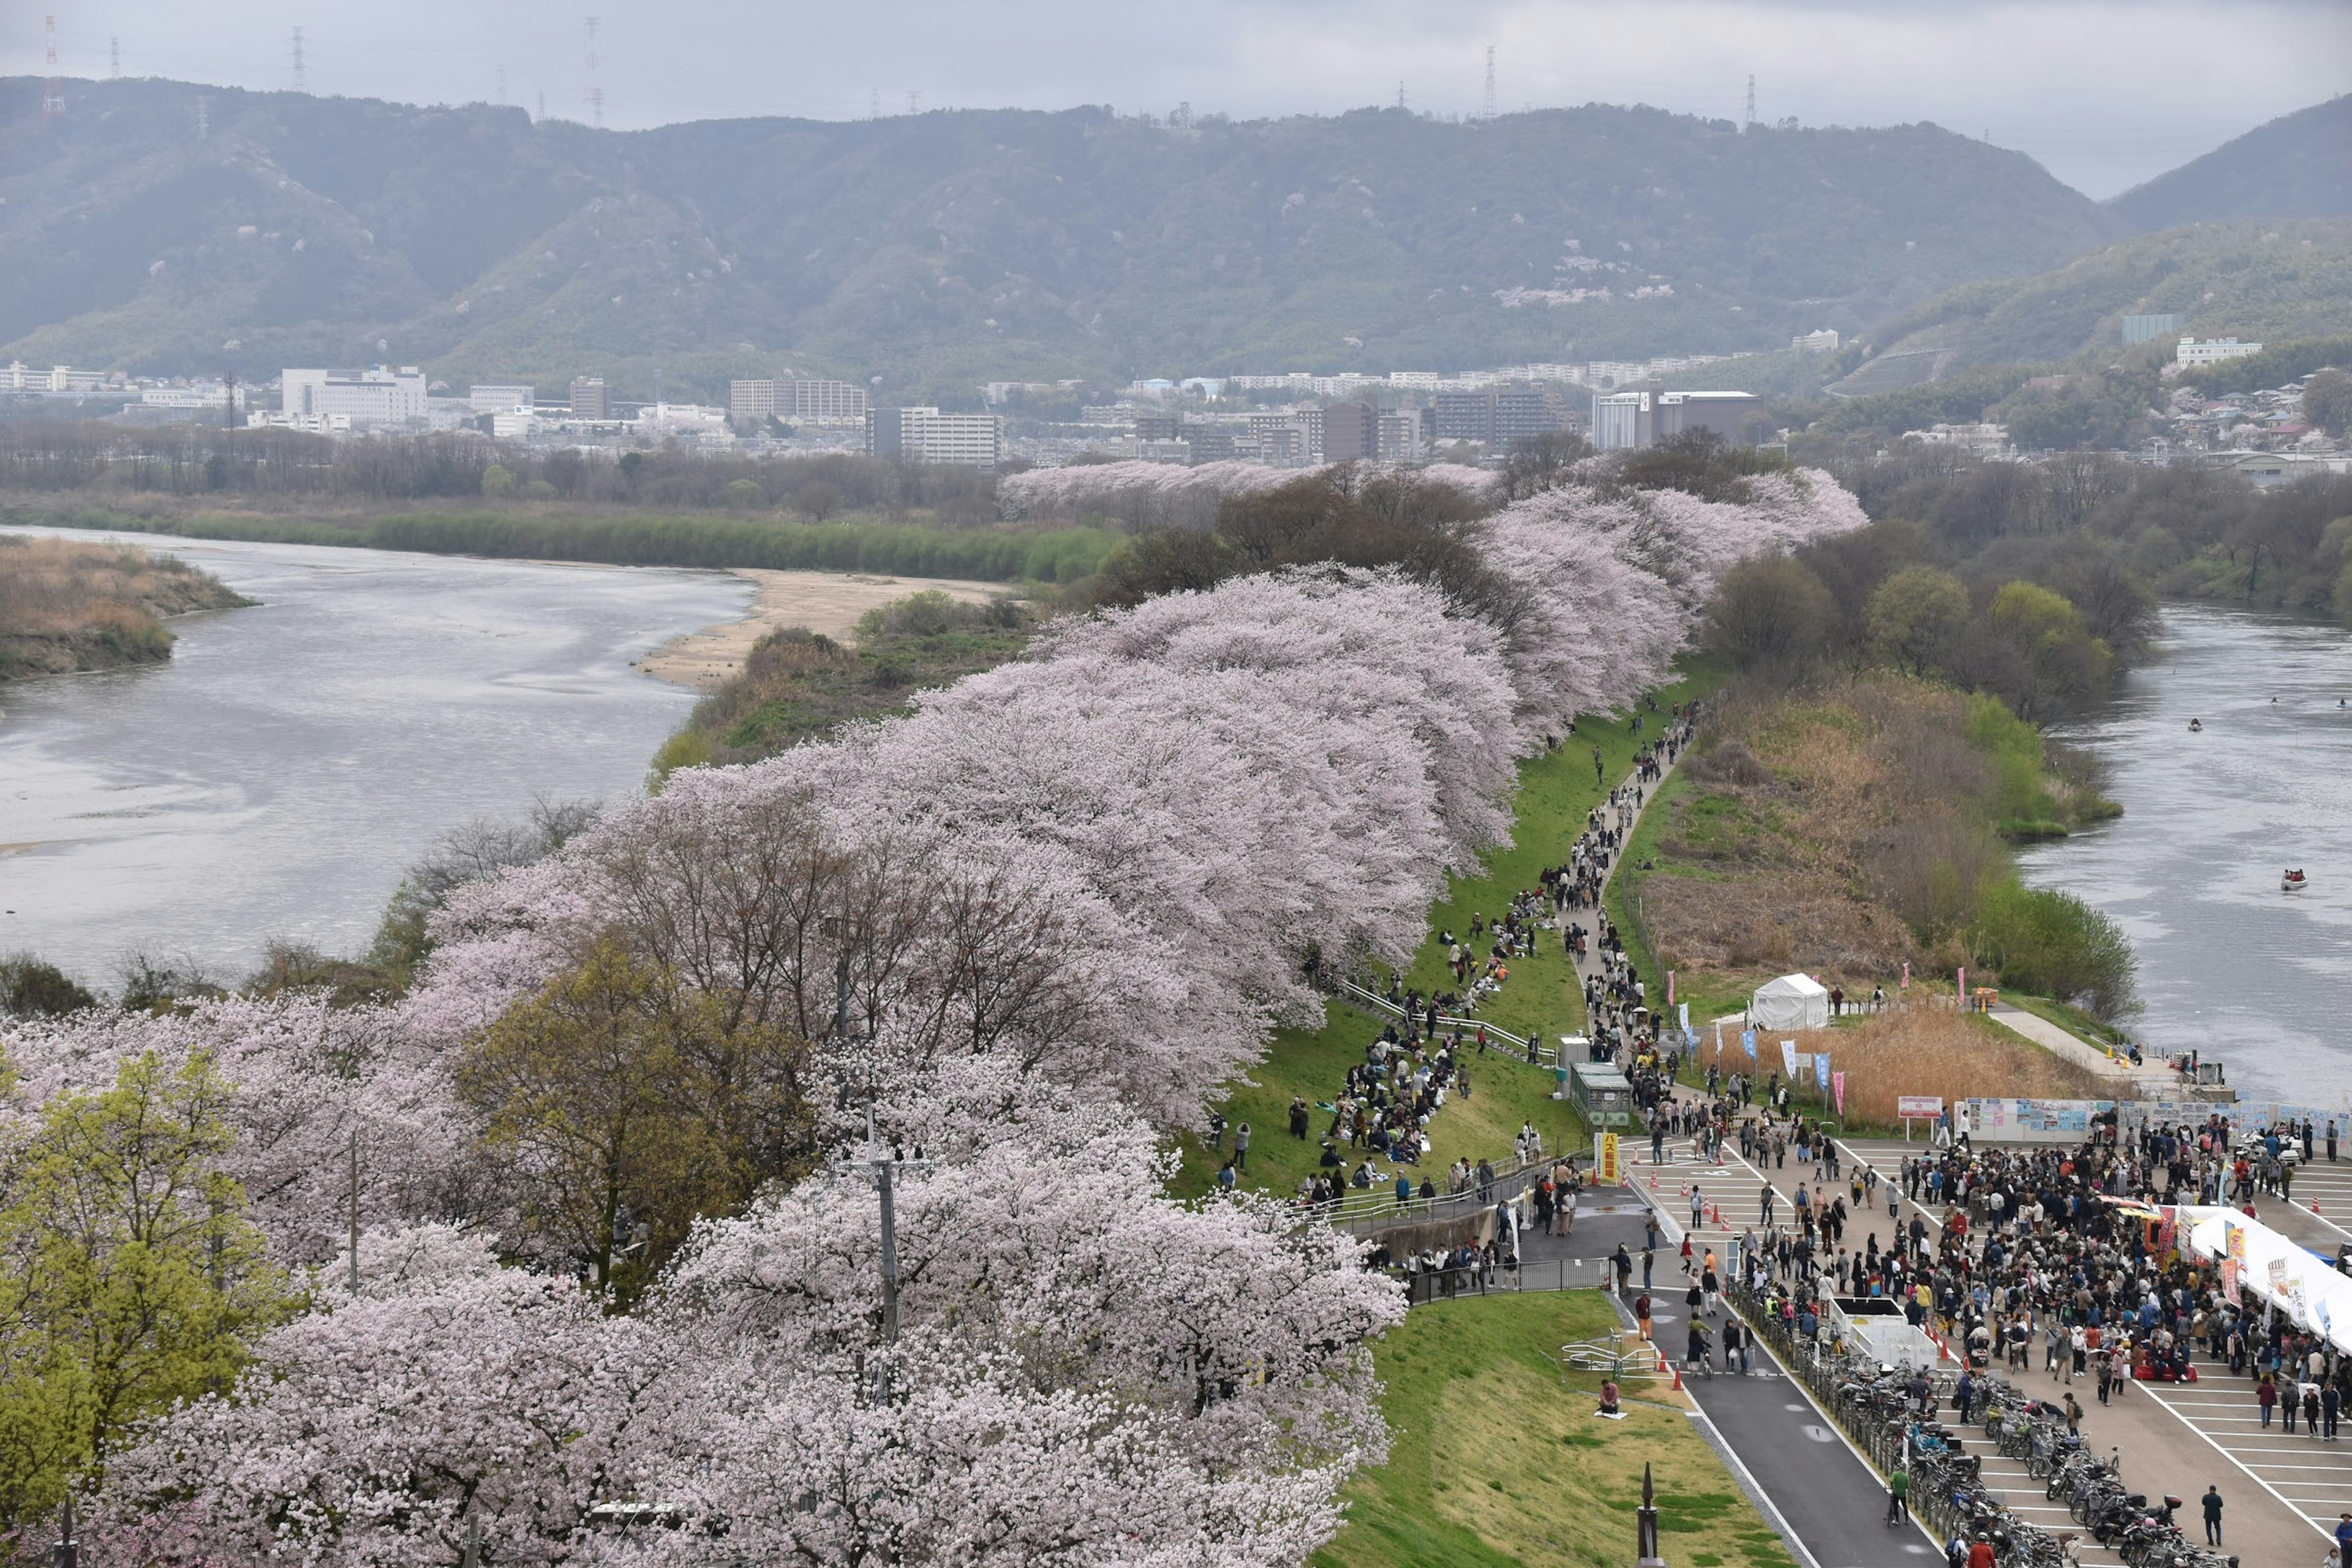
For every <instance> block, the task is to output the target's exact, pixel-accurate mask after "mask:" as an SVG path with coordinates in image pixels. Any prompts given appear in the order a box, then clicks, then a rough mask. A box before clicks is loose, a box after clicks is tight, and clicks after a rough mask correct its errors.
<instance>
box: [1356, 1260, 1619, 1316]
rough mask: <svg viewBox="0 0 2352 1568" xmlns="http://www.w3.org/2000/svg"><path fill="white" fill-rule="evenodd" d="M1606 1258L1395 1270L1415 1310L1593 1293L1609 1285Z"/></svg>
mask: <svg viewBox="0 0 2352 1568" xmlns="http://www.w3.org/2000/svg"><path fill="white" fill-rule="evenodd" d="M1609 1268H1610V1261H1609V1259H1608V1258H1537V1259H1534V1260H1532V1261H1529V1262H1525V1263H1507V1262H1498V1263H1496V1264H1495V1265H1493V1266H1492V1267H1488V1266H1487V1265H1486V1264H1483V1263H1481V1264H1475V1265H1473V1266H1470V1267H1466V1268H1417V1269H1391V1271H1390V1272H1391V1274H1392V1275H1393V1276H1394V1277H1395V1278H1396V1279H1399V1280H1400V1281H1402V1283H1403V1285H1404V1287H1405V1300H1406V1302H1407V1304H1408V1305H1411V1306H1415V1307H1418V1306H1422V1305H1423V1304H1425V1303H1427V1302H1431V1301H1451V1300H1458V1299H1460V1298H1463V1297H1468V1296H1490V1295H1516V1294H1518V1293H1520V1292H1522V1291H1527V1290H1593V1289H1601V1288H1602V1287H1604V1286H1606V1285H1607V1284H1608V1283H1609Z"/></svg>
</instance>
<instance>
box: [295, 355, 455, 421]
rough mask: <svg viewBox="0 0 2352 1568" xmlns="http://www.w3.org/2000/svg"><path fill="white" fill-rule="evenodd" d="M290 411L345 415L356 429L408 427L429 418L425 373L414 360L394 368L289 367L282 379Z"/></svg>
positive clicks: (313, 414)
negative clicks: (390, 426) (426, 407)
mask: <svg viewBox="0 0 2352 1568" xmlns="http://www.w3.org/2000/svg"><path fill="white" fill-rule="evenodd" d="M278 386H279V403H280V405H281V406H282V407H283V408H284V409H285V411H286V412H287V413H289V414H303V415H311V416H329V417H332V416H338V415H340V416H342V417H344V418H346V419H349V420H350V421H351V423H352V428H353V429H362V428H365V427H366V426H387V425H405V424H407V423H408V422H409V421H410V420H412V419H415V420H422V419H423V418H424V417H425V373H424V372H423V371H421V370H419V369H417V368H416V366H415V365H413V364H404V365H402V366H401V367H400V368H399V369H398V370H396V371H395V370H393V369H391V368H390V367H389V366H386V365H380V364H379V365H372V366H370V367H369V368H368V369H366V370H289V371H287V372H286V373H285V374H284V376H283V377H282V379H281V380H280V381H279V383H278Z"/></svg>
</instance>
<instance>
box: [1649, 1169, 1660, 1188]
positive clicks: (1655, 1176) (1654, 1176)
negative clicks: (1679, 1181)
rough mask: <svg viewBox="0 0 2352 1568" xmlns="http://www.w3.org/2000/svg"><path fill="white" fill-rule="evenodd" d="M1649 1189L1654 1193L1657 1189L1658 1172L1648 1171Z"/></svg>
mask: <svg viewBox="0 0 2352 1568" xmlns="http://www.w3.org/2000/svg"><path fill="white" fill-rule="evenodd" d="M1650 1190H1651V1191H1652V1192H1656V1191H1657V1190H1658V1173H1657V1172H1655V1171H1653V1172H1651V1173H1650Z"/></svg>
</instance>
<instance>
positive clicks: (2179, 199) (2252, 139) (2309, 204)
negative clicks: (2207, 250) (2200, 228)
mask: <svg viewBox="0 0 2352 1568" xmlns="http://www.w3.org/2000/svg"><path fill="white" fill-rule="evenodd" d="M2107 205H2110V206H2112V207H2114V208H2115V209H2116V211H2117V212H2119V213H2121V214H2123V216H2126V217H2127V218H2129V219H2130V220H2131V221H2132V223H2133V225H2134V226H2137V227H2139V228H2170V227H2172V226H2175V225H2178V224H2184V223H2198V222H2204V223H2211V222H2213V221H2215V220H2216V219H2221V220H2228V219H2235V218H2258V217H2270V218H2283V217H2341V216H2345V215H2347V214H2352V93H2347V94H2345V95H2344V96H2343V97H2341V98H2332V99H2330V100H2327V101H2326V103H2316V104H2314V105H2312V106H2311V107H2310V108H2309V109H2305V110H2297V111H2296V112H2294V113H2293V114H2286V115H2281V116H2280V117H2279V118H2278V119H2276V120H2273V121H2271V122H2270V123H2269V124H2267V125H2263V126H2259V127H2257V128H2256V129H2254V130H2252V131H2249V132H2246V133H2245V134H2244V135H2243V136H2241V137H2239V138H2238V139H2237V140H2236V141H2234V142H2224V143H2223V144H2222V145H2221V146H2219V147H2216V148H2215V149H2213V151H2211V152H2210V153H2206V154H2205V155H2204V156H2203V157H2201V158H2199V159H2196V160H2194V161H2193V162H2190V163H2183V164H2182V165H2181V166H2180V167H2179V168H2178V169H2175V170H2173V171H2172V172H2171V173H2170V174H2159V175H2158V176H2157V177H2156V178H2155V179H2153V180H2150V181H2149V182H2148V183H2147V184H2144V185H2140V186H2137V187H2135V188H2134V189H2132V190H2128V191H2126V192H2125V193H2124V194H2123V195H2119V196H2117V197H2116V199H2115V200H2114V201H2112V202H2110V203H2108V204H2107Z"/></svg>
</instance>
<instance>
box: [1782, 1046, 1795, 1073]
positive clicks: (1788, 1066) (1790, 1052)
mask: <svg viewBox="0 0 2352 1568" xmlns="http://www.w3.org/2000/svg"><path fill="white" fill-rule="evenodd" d="M1780 1066H1781V1068H1782V1069H1783V1070H1784V1071H1785V1072H1786V1073H1787V1074H1788V1076H1789V1078H1790V1080H1791V1081H1793V1080H1794V1079H1796V1076H1797V1042H1796V1041H1794V1040H1782V1041H1781V1042H1780Z"/></svg>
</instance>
